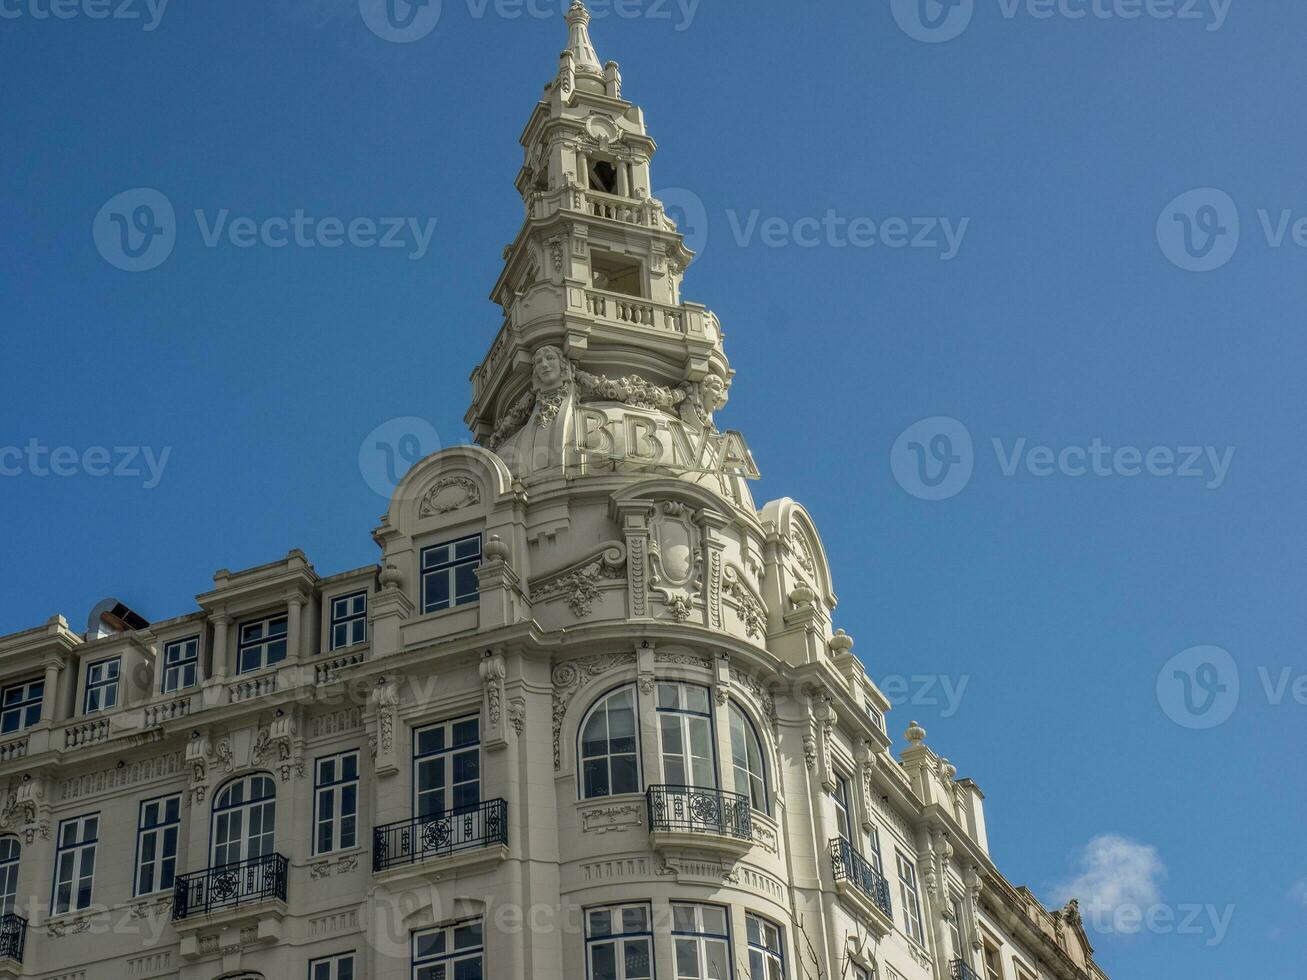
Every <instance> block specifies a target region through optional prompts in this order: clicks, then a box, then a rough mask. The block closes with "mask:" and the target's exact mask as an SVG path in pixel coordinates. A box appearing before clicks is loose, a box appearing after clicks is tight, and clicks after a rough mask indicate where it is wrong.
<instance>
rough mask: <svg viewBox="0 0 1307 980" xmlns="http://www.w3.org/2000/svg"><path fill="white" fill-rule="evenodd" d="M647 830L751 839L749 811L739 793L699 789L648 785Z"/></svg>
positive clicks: (751, 813) (746, 798)
mask: <svg viewBox="0 0 1307 980" xmlns="http://www.w3.org/2000/svg"><path fill="white" fill-rule="evenodd" d="M645 795H646V798H647V799H648V801H649V829H650V830H652V831H655V832H657V831H670V832H676V833H690V834H717V835H718V836H720V837H734V838H736V839H737V840H753V811H752V809H751V808H750V806H749V798H748V797H747V796H741V795H740V794H739V793H727V792H725V791H724V790H720V789H708V788H705V787H701V786H650V787H649V792H648V793H647V794H645Z"/></svg>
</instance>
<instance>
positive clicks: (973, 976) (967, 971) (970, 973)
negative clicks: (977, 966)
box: [949, 960, 980, 980]
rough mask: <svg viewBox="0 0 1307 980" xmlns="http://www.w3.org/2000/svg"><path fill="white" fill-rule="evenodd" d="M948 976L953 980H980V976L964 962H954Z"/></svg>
mask: <svg viewBox="0 0 1307 980" xmlns="http://www.w3.org/2000/svg"><path fill="white" fill-rule="evenodd" d="M949 976H950V977H952V978H953V980H980V974H979V973H977V972H976V971H975V970H973V969H971V967H969V966H967V962H966V960H954V961H953V965H952V967H951V968H950V972H949Z"/></svg>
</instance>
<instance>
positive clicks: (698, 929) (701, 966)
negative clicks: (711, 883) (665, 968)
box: [669, 900, 735, 980]
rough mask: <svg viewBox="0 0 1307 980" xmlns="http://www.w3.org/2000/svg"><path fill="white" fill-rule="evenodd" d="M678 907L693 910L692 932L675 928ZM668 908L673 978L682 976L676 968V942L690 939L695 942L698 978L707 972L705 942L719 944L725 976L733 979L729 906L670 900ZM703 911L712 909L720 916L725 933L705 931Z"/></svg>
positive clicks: (733, 953)
mask: <svg viewBox="0 0 1307 980" xmlns="http://www.w3.org/2000/svg"><path fill="white" fill-rule="evenodd" d="M678 907H680V908H691V909H694V925H695V931H694V932H687V931H685V930H684V929H677V928H676V909H677V908H678ZM669 908H670V909H671V914H672V921H671V930H670V935H671V939H672V976H673V978H675V980H679V978H680V977H682V976H683V974H682V973H681V971H680V970H679V969H678V968H677V952H676V941H677V939H678V938H679V939H682V940H686V939H691V940H694V941H695V953H696V956H697V959H698V962H697V963H696V969H697V971H698V973H699V975H700V976H706V975H707V972H708V970H707V965H708V957H707V946H706V945H705V942H712V943H715V944H720V945H721V946H722V947H723V948H724V949H725V951H726V968H727V970H728V973H727V976H728V978H734V976H735V945H734V942H733V941H732V939H731V908H730V906H729V905H718V904H716V903H715V902H678V901H676V900H672V901H671V902H670V903H669ZM704 909H713V910H715V911H717V912H720V913H721V914H722V922H723V923H724V924H725V926H726V932H725V933H716V932H708V931H707V927H706V926H705V925H704V924H703V910H704Z"/></svg>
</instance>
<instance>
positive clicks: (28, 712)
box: [0, 680, 45, 735]
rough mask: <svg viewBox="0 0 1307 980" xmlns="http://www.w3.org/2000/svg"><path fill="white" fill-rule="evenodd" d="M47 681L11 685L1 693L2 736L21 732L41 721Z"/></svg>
mask: <svg viewBox="0 0 1307 980" xmlns="http://www.w3.org/2000/svg"><path fill="white" fill-rule="evenodd" d="M44 697H45V681H44V680H39V681H26V682H24V683H22V684H11V685H10V686H9V687H6V688H5V689H4V691H3V692H0V735H8V734H10V733H11V732H21V731H22V730H23V729H24V728H31V727H32V726H33V725H35V724H36V723H37V722H38V721H40V720H41V701H42V700H43V699H44Z"/></svg>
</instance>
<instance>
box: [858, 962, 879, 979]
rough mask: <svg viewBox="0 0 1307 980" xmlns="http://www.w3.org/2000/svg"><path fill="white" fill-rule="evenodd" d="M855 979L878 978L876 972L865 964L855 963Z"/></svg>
mask: <svg viewBox="0 0 1307 980" xmlns="http://www.w3.org/2000/svg"><path fill="white" fill-rule="evenodd" d="M853 980H876V974H875V973H874V972H872V971H871V970H868V969H867V968H866V967H865V966H858V964H856V963H854V964H853Z"/></svg>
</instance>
